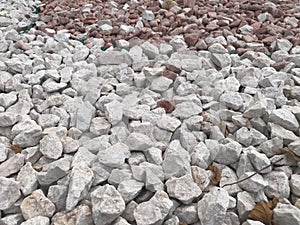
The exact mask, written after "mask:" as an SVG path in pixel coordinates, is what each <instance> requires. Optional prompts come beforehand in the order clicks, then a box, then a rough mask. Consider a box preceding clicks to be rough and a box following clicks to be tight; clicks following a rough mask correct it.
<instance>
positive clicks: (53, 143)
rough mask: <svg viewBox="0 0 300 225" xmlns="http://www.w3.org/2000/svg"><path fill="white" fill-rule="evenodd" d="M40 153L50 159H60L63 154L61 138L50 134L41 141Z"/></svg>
mask: <svg viewBox="0 0 300 225" xmlns="http://www.w3.org/2000/svg"><path fill="white" fill-rule="evenodd" d="M40 152H41V153H42V154H43V155H44V156H46V157H47V158H49V159H58V158H59V157H60V156H61V155H62V152H63V145H62V143H61V141H60V138H59V137H58V136H57V135H56V134H54V133H51V134H48V135H46V136H44V137H43V138H42V140H40Z"/></svg>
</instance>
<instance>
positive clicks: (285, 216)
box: [273, 203, 300, 225]
mask: <svg viewBox="0 0 300 225" xmlns="http://www.w3.org/2000/svg"><path fill="white" fill-rule="evenodd" d="M273 212H274V214H273V218H274V221H275V222H276V223H278V224H289V225H297V224H299V223H300V210H299V209H298V208H297V207H296V206H293V205H291V204H283V203H278V204H277V206H276V207H275V209H274V210H273Z"/></svg>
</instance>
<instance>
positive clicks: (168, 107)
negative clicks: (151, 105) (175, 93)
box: [156, 100, 175, 113]
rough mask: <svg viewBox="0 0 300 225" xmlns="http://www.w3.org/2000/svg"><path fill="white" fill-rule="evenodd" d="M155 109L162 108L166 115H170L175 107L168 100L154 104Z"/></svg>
mask: <svg viewBox="0 0 300 225" xmlns="http://www.w3.org/2000/svg"><path fill="white" fill-rule="evenodd" d="M156 107H157V108H164V109H165V111H166V113H171V112H173V111H174V109H175V106H174V105H173V104H172V103H171V102H170V101H168V100H160V101H158V102H157V103H156Z"/></svg>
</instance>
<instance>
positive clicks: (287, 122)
mask: <svg viewBox="0 0 300 225" xmlns="http://www.w3.org/2000/svg"><path fill="white" fill-rule="evenodd" d="M269 121H270V122H272V123H275V124H278V125H280V126H282V127H283V128H285V129H287V130H291V131H296V130H297V129H298V128H299V123H298V121H297V119H296V117H295V115H294V114H293V113H291V112H290V111H289V110H287V109H275V110H272V112H271V114H270V116H269Z"/></svg>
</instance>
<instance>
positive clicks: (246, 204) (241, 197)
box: [237, 191, 255, 221]
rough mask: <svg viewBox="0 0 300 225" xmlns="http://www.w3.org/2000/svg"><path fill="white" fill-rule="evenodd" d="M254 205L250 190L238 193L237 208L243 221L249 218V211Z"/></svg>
mask: <svg viewBox="0 0 300 225" xmlns="http://www.w3.org/2000/svg"><path fill="white" fill-rule="evenodd" d="M254 206H255V202H254V200H253V199H252V197H251V195H250V194H249V193H248V192H246V191H243V192H240V193H238V194H237V209H238V212H239V218H240V219H241V221H244V220H246V219H247V217H248V215H249V213H250V212H251V210H252V209H253V208H254Z"/></svg>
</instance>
